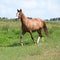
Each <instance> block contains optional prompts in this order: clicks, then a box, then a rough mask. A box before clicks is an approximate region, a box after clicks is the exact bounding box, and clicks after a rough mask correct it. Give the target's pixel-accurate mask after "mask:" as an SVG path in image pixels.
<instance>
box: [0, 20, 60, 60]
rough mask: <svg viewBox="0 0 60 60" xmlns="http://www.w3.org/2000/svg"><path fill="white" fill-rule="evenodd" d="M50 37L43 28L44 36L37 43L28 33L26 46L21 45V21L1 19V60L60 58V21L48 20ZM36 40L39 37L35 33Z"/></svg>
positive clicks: (25, 40) (59, 59)
mask: <svg viewBox="0 0 60 60" xmlns="http://www.w3.org/2000/svg"><path fill="white" fill-rule="evenodd" d="M46 24H47V27H48V31H49V36H50V37H49V38H48V37H47V36H46V35H45V33H44V31H43V30H42V35H43V38H42V39H41V40H40V43H39V44H37V45H35V44H34V43H33V41H32V39H31V37H30V35H29V33H26V34H25V35H24V37H23V42H24V46H21V45H20V35H21V23H20V21H19V20H18V21H12V20H11V21H9V20H8V21H2V20H1V21H0V60H60V22H46ZM33 36H34V38H35V40H37V38H38V34H37V33H36V32H34V33H33Z"/></svg>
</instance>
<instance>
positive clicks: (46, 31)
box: [43, 24, 49, 37]
mask: <svg viewBox="0 0 60 60" xmlns="http://www.w3.org/2000/svg"><path fill="white" fill-rule="evenodd" d="M43 29H44V32H45V34H46V35H47V36H48V37H49V33H48V29H47V26H46V24H44V27H43Z"/></svg>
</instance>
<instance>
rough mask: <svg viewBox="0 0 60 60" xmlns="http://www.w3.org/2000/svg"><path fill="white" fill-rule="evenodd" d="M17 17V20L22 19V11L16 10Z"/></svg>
mask: <svg viewBox="0 0 60 60" xmlns="http://www.w3.org/2000/svg"><path fill="white" fill-rule="evenodd" d="M17 17H18V18H21V17H22V9H20V10H18V9H17Z"/></svg>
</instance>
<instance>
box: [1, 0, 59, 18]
mask: <svg viewBox="0 0 60 60" xmlns="http://www.w3.org/2000/svg"><path fill="white" fill-rule="evenodd" d="M59 2H60V1H59V0H1V1H0V16H7V17H15V15H16V9H17V8H18V9H20V8H22V9H23V11H24V13H25V14H26V16H31V17H41V18H50V17H56V16H60V13H59V12H60V8H59V7H60V3H59Z"/></svg>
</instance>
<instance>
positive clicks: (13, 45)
mask: <svg viewBox="0 0 60 60" xmlns="http://www.w3.org/2000/svg"><path fill="white" fill-rule="evenodd" d="M26 45H30V44H29V43H28V42H25V43H24V44H23V46H26ZM16 46H21V44H20V43H13V44H10V45H0V47H16Z"/></svg>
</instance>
